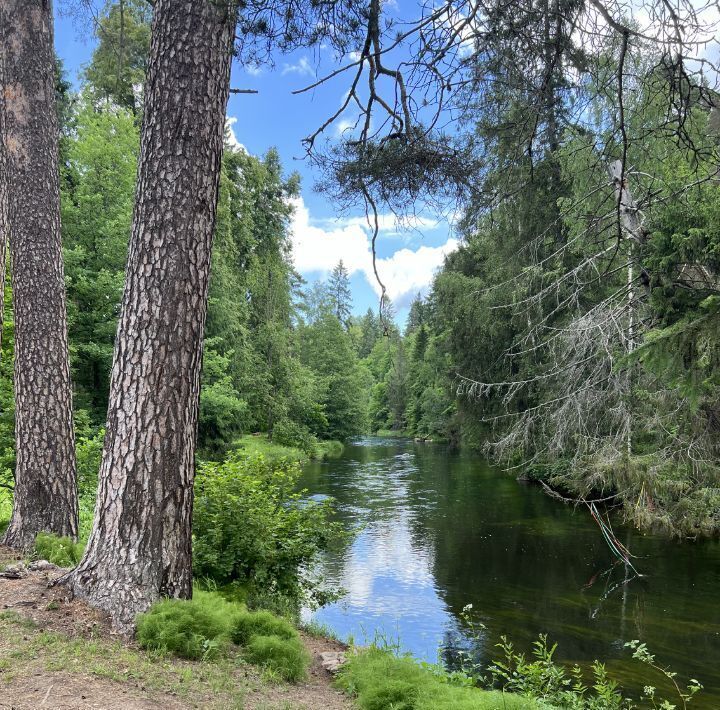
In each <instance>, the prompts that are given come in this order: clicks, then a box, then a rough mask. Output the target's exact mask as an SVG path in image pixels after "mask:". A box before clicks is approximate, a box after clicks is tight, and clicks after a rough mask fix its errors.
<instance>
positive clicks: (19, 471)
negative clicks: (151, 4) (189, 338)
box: [0, 0, 78, 548]
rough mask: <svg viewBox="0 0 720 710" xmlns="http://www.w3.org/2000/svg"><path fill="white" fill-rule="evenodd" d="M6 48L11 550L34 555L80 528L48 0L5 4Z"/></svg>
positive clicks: (1, 23) (2, 33) (1, 9)
mask: <svg viewBox="0 0 720 710" xmlns="http://www.w3.org/2000/svg"><path fill="white" fill-rule="evenodd" d="M0 44H1V45H2V47H3V84H2V87H0V89H1V90H2V99H3V105H4V117H3V121H4V126H3V134H4V147H5V150H4V152H5V158H4V159H5V160H6V166H4V167H5V168H6V175H7V191H8V201H7V219H8V223H9V238H10V253H11V258H12V264H13V268H12V272H13V277H12V284H13V299H14V313H15V442H16V449H17V464H16V469H15V497H14V502H13V513H12V519H11V521H10V525H9V527H8V529H7V532H6V534H5V538H4V542H5V544H7V545H10V546H12V547H17V548H27V547H29V546H30V545H32V543H33V542H34V540H35V535H36V534H37V533H38V532H40V531H48V532H54V533H57V534H59V535H69V536H70V537H72V538H77V526H78V510H77V485H76V475H75V443H74V436H73V421H72V387H71V383H70V364H69V358H68V337H67V322H66V316H65V276H64V273H63V262H62V250H61V242H60V186H59V177H58V123H57V115H56V112H55V54H54V48H53V18H52V3H51V2H50V0H3V2H2V3H0Z"/></svg>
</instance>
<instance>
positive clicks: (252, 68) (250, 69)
mask: <svg viewBox="0 0 720 710" xmlns="http://www.w3.org/2000/svg"><path fill="white" fill-rule="evenodd" d="M245 71H246V72H247V73H248V74H250V76H260V74H262V73H263V69H262V67H261V66H260V65H259V64H246V65H245Z"/></svg>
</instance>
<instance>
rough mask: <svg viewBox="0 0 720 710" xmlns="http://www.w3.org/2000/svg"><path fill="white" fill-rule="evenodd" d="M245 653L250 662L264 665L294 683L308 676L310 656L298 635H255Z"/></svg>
mask: <svg viewBox="0 0 720 710" xmlns="http://www.w3.org/2000/svg"><path fill="white" fill-rule="evenodd" d="M244 655H245V658H246V659H247V660H248V661H249V662H250V663H255V664H257V665H260V666H264V667H265V668H267V669H268V670H270V671H272V672H273V673H276V674H277V675H278V676H279V677H280V678H282V679H283V680H286V681H288V682H293V683H294V682H297V681H299V680H303V679H304V678H305V677H307V669H308V667H309V665H310V656H309V654H308V652H307V651H306V650H305V647H304V646H303V645H302V642H301V641H300V639H299V638H298V637H297V636H295V637H292V638H281V637H280V636H253V637H252V638H251V639H250V641H249V643H248V644H247V646H246V648H245V654H244Z"/></svg>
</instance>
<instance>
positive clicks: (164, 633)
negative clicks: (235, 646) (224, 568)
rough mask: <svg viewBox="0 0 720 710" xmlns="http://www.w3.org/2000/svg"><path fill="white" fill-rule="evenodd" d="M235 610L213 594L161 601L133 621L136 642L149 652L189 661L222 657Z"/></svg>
mask: <svg viewBox="0 0 720 710" xmlns="http://www.w3.org/2000/svg"><path fill="white" fill-rule="evenodd" d="M237 613H238V607H237V606H235V605H234V604H231V603H229V602H226V601H225V600H224V599H222V597H220V596H219V595H217V594H212V593H209V592H200V591H196V592H195V596H194V598H193V599H188V600H185V599H165V600H163V601H161V602H158V603H157V604H155V605H153V607H152V608H151V609H150V611H148V612H147V613H145V614H140V615H139V616H138V618H137V640H138V643H139V644H140V646H142V647H143V648H145V649H148V650H151V651H158V652H161V653H171V654H173V655H175V656H180V657H181V658H189V659H192V660H211V659H213V658H217V657H218V656H220V655H222V653H223V652H224V651H225V649H226V648H227V646H228V645H229V642H230V633H231V630H232V626H233V621H234V616H235V614H237Z"/></svg>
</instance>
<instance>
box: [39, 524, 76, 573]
mask: <svg viewBox="0 0 720 710" xmlns="http://www.w3.org/2000/svg"><path fill="white" fill-rule="evenodd" d="M83 549H84V548H83V545H81V544H80V543H76V542H73V541H72V540H71V539H70V538H69V537H58V536H57V535H54V534H53V533H45V532H41V533H38V534H37V536H36V537H35V549H34V551H33V557H35V559H37V560H47V561H48V562H52V563H53V564H54V565H57V566H58V567H75V565H77V563H78V562H80V558H81V557H82V555H83Z"/></svg>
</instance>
